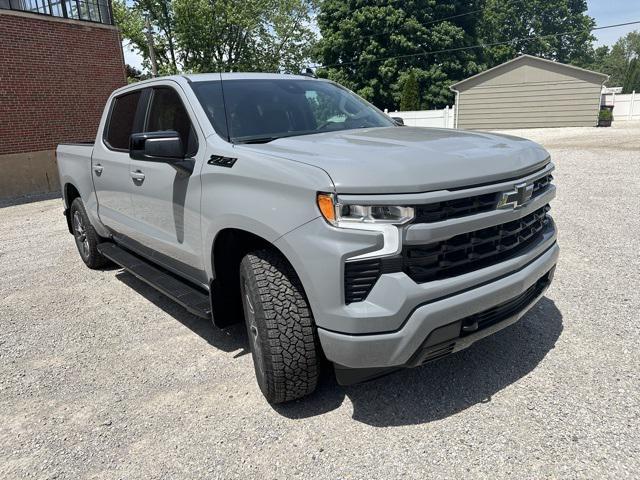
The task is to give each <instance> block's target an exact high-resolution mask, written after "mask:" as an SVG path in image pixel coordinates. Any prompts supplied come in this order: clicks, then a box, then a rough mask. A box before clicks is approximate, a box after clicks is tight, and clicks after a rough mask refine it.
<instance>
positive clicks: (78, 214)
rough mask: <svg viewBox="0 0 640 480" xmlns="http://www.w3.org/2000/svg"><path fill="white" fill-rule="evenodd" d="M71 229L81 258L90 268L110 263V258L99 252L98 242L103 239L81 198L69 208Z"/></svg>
mask: <svg viewBox="0 0 640 480" xmlns="http://www.w3.org/2000/svg"><path fill="white" fill-rule="evenodd" d="M69 219H70V220H71V229H72V230H73V237H74V239H75V241H76V247H77V248H78V253H79V254H80V258H82V261H83V262H84V263H85V264H86V265H87V267H89V268H93V269H96V268H101V267H104V266H105V265H108V264H109V259H107V258H106V257H105V256H103V255H102V254H101V253H100V252H98V244H99V243H100V242H101V241H102V240H101V238H100V236H99V235H98V234H97V232H96V230H95V229H94V228H93V225H91V222H90V221H89V216H88V215H87V211H86V210H85V208H84V204H83V203H82V200H81V199H80V198H76V199H75V200H74V201H73V202H71V207H70V208H69Z"/></svg>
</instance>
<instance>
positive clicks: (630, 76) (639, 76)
mask: <svg viewBox="0 0 640 480" xmlns="http://www.w3.org/2000/svg"><path fill="white" fill-rule="evenodd" d="M631 92H640V59H639V58H634V59H633V60H631V62H629V69H628V70H627V75H626V76H625V79H624V84H623V86H622V93H631Z"/></svg>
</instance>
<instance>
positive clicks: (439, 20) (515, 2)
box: [358, 0, 529, 39]
mask: <svg viewBox="0 0 640 480" xmlns="http://www.w3.org/2000/svg"><path fill="white" fill-rule="evenodd" d="M528 1H529V0H513V1H511V2H508V1H507V2H504V3H503V4H502V5H501V6H502V7H510V6H514V5H518V4H521V3H524V2H528ZM483 11H484V9H482V8H478V9H476V10H470V11H468V12H464V13H456V14H454V15H449V16H447V17H441V18H435V19H433V20H429V21H426V22H423V23H421V24H420V26H421V27H426V26H428V25H433V24H434V23H442V22H446V21H447V20H453V19H456V18H462V17H467V16H469V15H475V14H476V13H482V12H483ZM381 35H387V33H386V32H379V33H372V34H370V35H362V36H360V37H358V39H364V38H374V37H379V36H381Z"/></svg>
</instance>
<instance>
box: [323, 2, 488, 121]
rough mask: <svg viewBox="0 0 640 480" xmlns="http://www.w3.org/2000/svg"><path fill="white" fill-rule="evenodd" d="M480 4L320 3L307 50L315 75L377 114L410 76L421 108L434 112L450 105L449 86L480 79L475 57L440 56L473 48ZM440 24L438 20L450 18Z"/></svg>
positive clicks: (468, 53) (397, 98) (395, 100)
mask: <svg viewBox="0 0 640 480" xmlns="http://www.w3.org/2000/svg"><path fill="white" fill-rule="evenodd" d="M479 2H480V0H453V1H451V0H396V1H394V2H389V1H388V0H368V1H365V0H322V1H320V3H319V12H318V16H317V22H318V27H319V29H320V32H321V34H322V38H321V40H320V41H319V44H318V47H317V49H316V50H315V52H316V55H315V57H316V60H317V61H318V62H319V63H320V64H321V65H324V67H322V68H319V69H318V75H319V76H323V77H328V78H331V79H332V80H335V81H337V82H339V83H342V84H343V85H345V86H347V87H349V88H351V89H352V90H354V91H355V92H356V93H358V94H360V95H362V96H363V97H365V98H366V99H367V100H369V101H371V102H373V103H374V104H375V105H376V106H377V107H379V108H389V109H394V108H395V107H396V106H398V105H399V104H400V100H401V97H402V92H401V88H402V85H403V84H404V79H405V77H406V76H407V75H408V74H409V72H413V74H414V75H415V77H416V80H417V82H418V84H419V85H420V89H421V91H422V101H423V102H424V103H426V104H429V105H431V106H433V107H442V106H444V105H446V104H448V103H450V102H451V101H452V100H453V94H452V92H451V91H450V90H449V88H448V87H449V85H451V84H452V83H453V81H454V80H460V79H463V78H465V77H467V76H469V75H471V74H474V73H477V72H479V71H480V65H478V63H477V62H476V52H474V51H467V50H459V51H448V52H441V53H433V52H438V51H440V50H447V49H456V48H460V47H466V46H469V45H471V44H473V42H475V40H476V38H475V37H476V34H475V28H476V23H477V20H478V16H477V15H464V16H459V15H463V14H465V13H469V12H471V11H473V10H476V9H477V8H478V5H479ZM452 16H456V17H455V18H450V19H449V20H446V21H441V19H442V18H444V17H452Z"/></svg>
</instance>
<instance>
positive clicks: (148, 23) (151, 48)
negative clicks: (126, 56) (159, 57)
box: [145, 15, 158, 77]
mask: <svg viewBox="0 0 640 480" xmlns="http://www.w3.org/2000/svg"><path fill="white" fill-rule="evenodd" d="M145 24H146V25H145V26H146V27H147V31H146V32H145V34H146V36H147V45H148V47H149V60H150V61H151V76H152V77H157V76H158V64H157V63H156V50H155V47H154V46H153V34H152V33H151V20H149V15H145Z"/></svg>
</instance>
